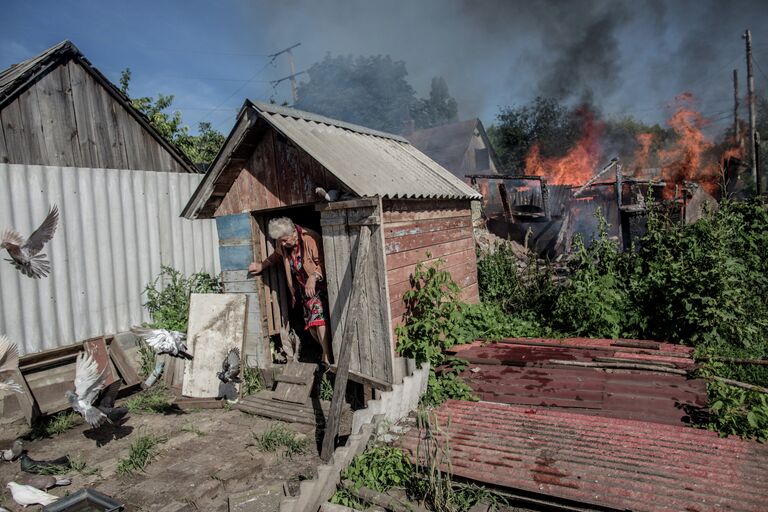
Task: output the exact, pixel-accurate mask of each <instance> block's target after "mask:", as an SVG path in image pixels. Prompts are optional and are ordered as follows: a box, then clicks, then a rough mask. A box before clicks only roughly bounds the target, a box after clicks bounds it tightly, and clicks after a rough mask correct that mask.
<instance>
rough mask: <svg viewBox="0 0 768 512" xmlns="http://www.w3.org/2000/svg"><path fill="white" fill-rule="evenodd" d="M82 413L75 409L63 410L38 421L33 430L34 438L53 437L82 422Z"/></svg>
mask: <svg viewBox="0 0 768 512" xmlns="http://www.w3.org/2000/svg"><path fill="white" fill-rule="evenodd" d="M81 422H82V421H81V419H80V415H79V414H78V413H76V412H75V411H62V412H60V413H58V414H55V415H53V416H50V417H48V418H46V419H44V420H43V421H42V422H40V423H37V424H36V425H35V427H34V429H33V430H32V438H33V439H40V438H43V437H52V436H55V435H58V434H61V433H62V432H66V431H67V430H69V429H71V428H72V427H75V426H77V425H79V424H80V423H81Z"/></svg>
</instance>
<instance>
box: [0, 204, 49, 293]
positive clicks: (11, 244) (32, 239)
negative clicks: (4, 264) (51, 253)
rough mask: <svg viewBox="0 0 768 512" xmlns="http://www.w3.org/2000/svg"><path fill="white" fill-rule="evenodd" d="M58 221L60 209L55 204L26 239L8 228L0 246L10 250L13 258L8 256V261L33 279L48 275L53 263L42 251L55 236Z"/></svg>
mask: <svg viewBox="0 0 768 512" xmlns="http://www.w3.org/2000/svg"><path fill="white" fill-rule="evenodd" d="M58 222H59V209H58V208H57V207H56V205H53V206H52V207H51V210H50V211H49V212H48V216H47V217H46V218H45V220H44V221H43V223H42V224H40V227H38V228H37V229H36V230H35V232H34V233H32V234H31V235H30V236H29V238H28V239H26V240H24V238H23V237H22V236H21V235H20V234H19V233H18V232H17V231H16V230H14V229H8V230H6V231H5V233H3V240H2V242H0V248H2V249H5V250H6V251H8V255H9V256H10V257H11V259H7V258H6V261H10V262H11V264H13V266H14V267H16V269H17V270H19V271H20V272H21V273H22V274H24V275H25V276H28V277H31V278H33V279H40V278H41V277H45V276H47V275H48V274H49V273H50V272H51V263H50V262H49V261H48V260H47V259H46V258H47V256H46V255H45V254H44V253H42V252H40V251H42V250H43V246H45V244H46V243H48V241H50V239H51V238H53V234H54V233H55V232H56V226H57V224H58Z"/></svg>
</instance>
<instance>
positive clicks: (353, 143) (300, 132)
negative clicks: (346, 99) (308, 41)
mask: <svg viewBox="0 0 768 512" xmlns="http://www.w3.org/2000/svg"><path fill="white" fill-rule="evenodd" d="M252 106H253V108H254V109H255V110H256V112H257V113H258V114H259V116H260V117H262V118H263V119H265V120H266V121H267V122H268V123H269V124H270V125H271V126H273V127H274V128H275V129H276V130H277V131H279V132H280V133H282V134H283V135H285V136H286V137H287V138H288V139H290V140H292V141H293V142H294V143H295V144H296V145H298V146H299V147H301V148H302V149H303V150H304V151H306V152H307V153H309V155H310V156H312V157H313V158H314V159H315V160H317V161H318V162H320V163H321V164H322V165H323V166H324V167H325V168H326V169H328V170H329V171H330V172H331V173H333V174H334V176H336V178H338V179H339V180H340V181H341V182H342V183H344V184H345V185H347V186H348V187H349V188H350V190H352V191H353V192H354V193H356V194H357V195H359V196H361V197H372V196H381V197H385V198H391V199H398V198H414V199H421V198H424V199H426V198H434V199H470V198H471V199H479V198H481V197H482V196H481V195H480V194H479V193H478V192H477V191H475V190H474V189H472V188H471V187H470V186H468V185H467V184H465V183H464V182H462V181H461V180H460V179H458V178H456V177H455V176H453V175H452V174H451V173H450V172H448V171H447V170H446V169H444V168H443V167H441V166H440V164H438V163H437V162H435V161H434V160H432V159H431V158H429V157H428V156H427V155H425V154H424V153H422V152H421V151H419V150H418V149H416V148H415V147H413V146H412V145H411V144H410V143H409V142H408V141H407V140H405V139H404V138H402V137H400V136H398V135H392V134H388V133H383V132H377V131H374V130H370V129H368V128H364V127H362V126H356V125H352V124H348V123H343V122H340V121H335V120H332V119H328V118H326V117H323V116H318V115H315V114H311V113H308V112H302V111H299V110H294V109H290V108H285V107H278V106H275V105H267V104H264V103H253V104H252Z"/></svg>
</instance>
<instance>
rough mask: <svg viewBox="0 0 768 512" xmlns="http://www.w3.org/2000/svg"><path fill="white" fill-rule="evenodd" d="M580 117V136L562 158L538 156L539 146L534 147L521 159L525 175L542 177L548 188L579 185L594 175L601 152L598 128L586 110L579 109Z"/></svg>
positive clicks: (597, 124)
mask: <svg viewBox="0 0 768 512" xmlns="http://www.w3.org/2000/svg"><path fill="white" fill-rule="evenodd" d="M581 115H582V118H583V119H584V125H583V129H582V136H581V138H580V139H579V140H578V141H577V142H576V144H575V145H574V146H573V147H572V148H571V149H569V150H568V152H567V153H566V154H565V156H563V157H560V158H557V157H551V158H546V157H542V156H541V148H540V147H539V144H538V143H537V144H534V145H533V147H531V150H530V151H529V152H528V155H527V156H526V158H525V172H526V174H532V175H534V176H546V177H547V181H548V182H549V184H551V185H581V184H582V183H584V182H586V181H587V180H589V179H590V178H591V177H592V176H593V175H594V173H595V169H596V167H597V164H598V162H599V159H600V153H601V150H600V135H601V132H602V125H601V124H599V123H597V122H595V120H594V116H593V115H592V113H591V112H589V111H588V110H586V109H582V110H581Z"/></svg>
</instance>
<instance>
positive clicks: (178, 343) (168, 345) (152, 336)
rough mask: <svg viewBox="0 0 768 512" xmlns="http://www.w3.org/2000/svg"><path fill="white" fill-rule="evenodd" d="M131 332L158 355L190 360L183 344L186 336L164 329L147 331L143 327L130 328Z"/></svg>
mask: <svg viewBox="0 0 768 512" xmlns="http://www.w3.org/2000/svg"><path fill="white" fill-rule="evenodd" d="M131 332H132V333H133V334H135V335H136V336H139V337H141V338H144V341H146V342H147V345H149V346H150V347H152V350H154V351H155V352H157V353H158V354H161V355H162V354H168V355H171V356H173V357H182V358H184V359H192V355H191V354H190V353H189V352H187V346H186V345H185V344H184V340H185V339H186V338H187V336H186V335H185V334H184V333H182V332H178V331H167V330H165V329H147V328H144V327H132V328H131Z"/></svg>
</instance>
